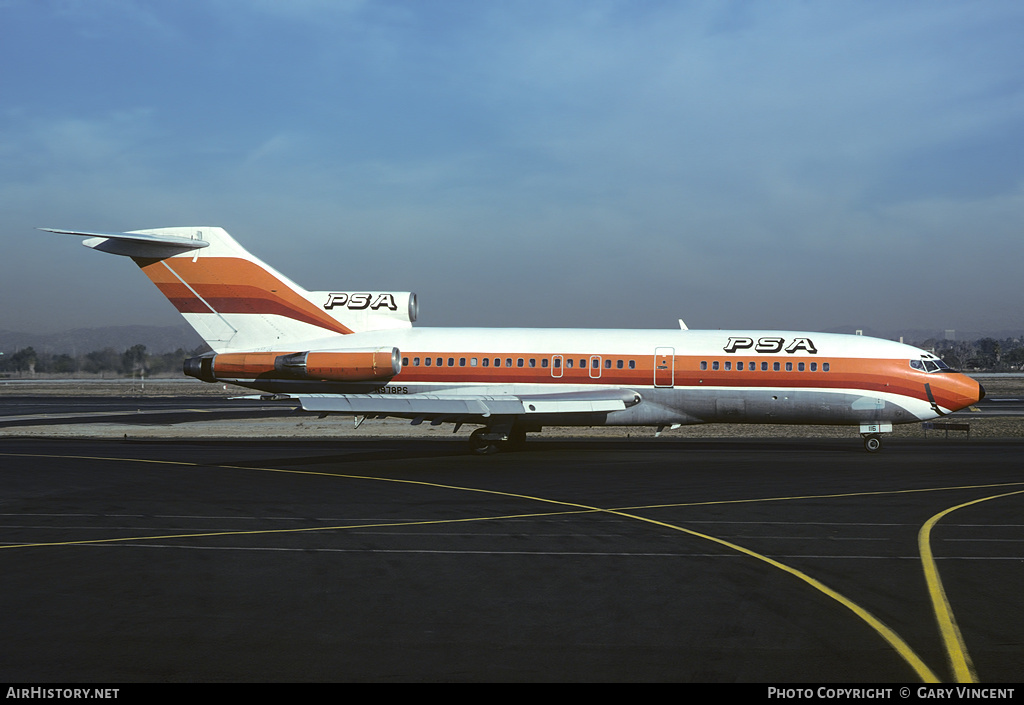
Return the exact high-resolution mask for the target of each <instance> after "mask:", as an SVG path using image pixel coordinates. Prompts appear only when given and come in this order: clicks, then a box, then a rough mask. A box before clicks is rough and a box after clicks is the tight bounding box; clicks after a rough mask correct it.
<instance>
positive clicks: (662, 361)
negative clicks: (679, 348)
mask: <svg viewBox="0 0 1024 705" xmlns="http://www.w3.org/2000/svg"><path fill="white" fill-rule="evenodd" d="M675 383H676V349H675V348H655V349H654V386H655V387H672V386H674V385H675Z"/></svg>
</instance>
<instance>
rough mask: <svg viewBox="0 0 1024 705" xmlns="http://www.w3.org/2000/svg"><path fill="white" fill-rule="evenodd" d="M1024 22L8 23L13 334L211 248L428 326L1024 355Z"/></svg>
mask: <svg viewBox="0 0 1024 705" xmlns="http://www.w3.org/2000/svg"><path fill="white" fill-rule="evenodd" d="M1022 36H1024V3H1020V2H1016V1H1013V2H1000V1H998V0H991V1H986V2H943V1H941V0H937V1H935V2H891V1H889V0H886V1H879V2H873V1H871V0H857V1H855V2H843V1H842V0H836V1H830V2H787V1H785V0H780V1H778V2H770V3H768V2H753V1H750V2H747V1H740V2H729V1H727V0H713V1H709V2H699V1H694V2H676V1H672V2H668V1H665V2H659V1H658V0H645V1H639V0H637V1H633V2H626V1H617V0H578V1H577V0H559V2H550V1H549V0H543V1H534V0H518V1H517V0H505V1H496V2H478V1H475V0H467V1H465V2H463V1H448V0H431V1H430V2H423V1H416V0H407V1H400V0H376V1H369V0H367V1H366V2H361V1H359V0H349V1H346V0H289V1H288V2H278V1H276V0H202V1H199V0H177V1H176V2H165V1H163V0H150V1H147V0H136V1H134V2H133V1H130V0H0V238H2V244H3V256H2V257H0V330H3V329H8V330H24V331H36V332H56V331H61V330H66V329H70V328H77V327H88V326H107V325H121V324H151V325H177V324H178V323H180V318H179V317H178V316H177V313H176V312H175V310H174V308H173V307H172V306H171V305H170V304H169V303H168V302H167V301H165V300H164V299H163V298H162V296H161V295H160V294H159V292H157V290H156V288H155V287H153V286H152V285H151V284H150V283H149V281H148V280H147V279H146V278H145V277H144V276H143V275H142V274H141V273H140V272H139V271H138V270H137V269H136V268H135V266H134V265H133V264H132V263H131V261H130V260H128V259H126V258H122V257H114V256H110V255H105V254H102V253H97V252H93V251H89V250H87V249H85V248H83V247H81V246H80V245H79V244H78V240H79V238H76V237H73V236H66V235H56V234H52V233H45V232H40V231H37V230H35V228H37V227H52V228H65V229H79V230H94V231H117V232H120V231H126V230H136V229H142V228H154V227H167V226H178V225H184V226H198V225H202V226H220V227H223V228H225V229H226V230H228V232H230V233H231V234H232V235H233V236H234V237H235V238H236V239H238V240H239V241H240V242H241V243H242V244H243V245H244V246H245V247H247V248H248V249H249V250H250V251H252V252H253V253H254V254H255V255H256V256H258V257H260V258H261V259H263V260H265V261H267V262H268V263H270V264H271V265H273V266H274V267H276V268H277V269H278V270H279V271H281V272H282V273H284V274H286V275H287V276H289V277H290V278H292V279H294V280H296V281H297V282H299V283H300V284H302V285H303V286H305V287H306V288H308V289H311V290H349V291H351V290H367V289H369V290H384V291H387V290H394V291H414V292H416V293H417V294H418V296H419V301H420V320H419V323H418V324H419V325H428V326H463V325H466V326H517V327H518V326H543V327H548V326H555V327H596V328H602V327H608V328H677V327H678V324H677V319H678V318H682V319H684V320H685V322H686V324H687V325H688V326H689V327H690V328H758V329H791V330H829V329H836V328H840V327H843V326H852V327H855V328H863V329H869V330H887V331H898V330H902V329H935V330H943V329H949V328H953V329H960V330H975V331H978V330H1007V329H1012V330H1020V331H1024V306H1022V305H1021V294H1022V291H1024V285H1022V281H1024V266H1022V265H1024V227H1022V225H1024V53H1022V51H1021V46H1020V44H1021V37H1022Z"/></svg>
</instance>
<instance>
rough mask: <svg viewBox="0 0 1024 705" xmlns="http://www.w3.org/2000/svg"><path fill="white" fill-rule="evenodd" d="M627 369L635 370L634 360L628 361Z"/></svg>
mask: <svg viewBox="0 0 1024 705" xmlns="http://www.w3.org/2000/svg"><path fill="white" fill-rule="evenodd" d="M629 369H631V370H635V369H636V360H630V361H629Z"/></svg>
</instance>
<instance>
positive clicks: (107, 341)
mask: <svg viewBox="0 0 1024 705" xmlns="http://www.w3.org/2000/svg"><path fill="white" fill-rule="evenodd" d="M140 344H141V345H145V346H146V351H147V352H148V353H150V354H159V353H165V352H174V351H175V350H177V349H178V348H184V349H185V350H192V349H193V348H195V347H197V346H199V345H202V344H203V339H202V338H200V337H199V335H198V334H197V333H196V332H195V331H194V330H192V328H191V326H189V325H187V324H182V325H180V326H110V327H107V328H76V329H74V330H68V331H64V332H62V333H48V334H40V333H24V332H20V331H9V330H0V352H3V353H6V354H8V355H9V354H11V353H13V352H16V351H18V350H21V349H22V348H27V347H32V348H35V349H36V351H37V352H44V353H54V354H60V353H67V354H69V355H75V354H84V353H87V352H92V351H94V350H103V349H104V348H114V349H115V350H117V351H119V352H121V351H124V350H127V349H128V348H130V347H131V346H133V345H140Z"/></svg>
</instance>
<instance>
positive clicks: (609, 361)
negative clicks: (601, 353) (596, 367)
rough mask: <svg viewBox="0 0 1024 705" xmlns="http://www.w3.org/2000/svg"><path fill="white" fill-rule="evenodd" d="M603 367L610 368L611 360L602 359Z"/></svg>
mask: <svg viewBox="0 0 1024 705" xmlns="http://www.w3.org/2000/svg"><path fill="white" fill-rule="evenodd" d="M604 368H605V369H606V370H610V369H611V368H612V361H611V360H605V361H604Z"/></svg>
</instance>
